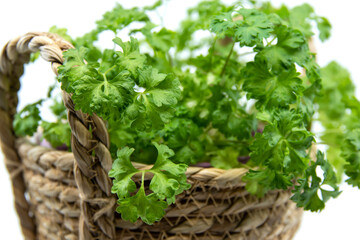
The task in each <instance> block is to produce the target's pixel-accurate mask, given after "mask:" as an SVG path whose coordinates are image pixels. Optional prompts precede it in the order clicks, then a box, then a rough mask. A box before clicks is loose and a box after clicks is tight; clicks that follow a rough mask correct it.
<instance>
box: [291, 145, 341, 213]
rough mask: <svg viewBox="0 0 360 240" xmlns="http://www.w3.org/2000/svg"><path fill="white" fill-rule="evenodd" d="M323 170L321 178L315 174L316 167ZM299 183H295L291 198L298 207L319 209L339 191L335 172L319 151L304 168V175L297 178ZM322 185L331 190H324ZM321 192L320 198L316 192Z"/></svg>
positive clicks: (337, 194)
mask: <svg viewBox="0 0 360 240" xmlns="http://www.w3.org/2000/svg"><path fill="white" fill-rule="evenodd" d="M318 166H319V167H321V169H322V170H323V172H324V173H323V180H322V179H321V178H320V177H319V176H318V175H317V173H316V168H317V167H318ZM298 183H299V185H295V190H294V195H293V196H292V198H291V199H292V200H293V201H295V202H296V203H297V206H298V207H304V209H305V210H310V211H312V212H314V211H321V210H322V209H323V208H324V207H325V202H326V201H328V200H329V199H330V198H336V197H337V196H339V194H340V191H339V189H338V187H337V185H336V176H335V172H334V170H333V169H332V167H331V165H330V164H329V162H327V161H326V160H325V159H324V154H323V153H322V152H320V151H318V153H317V154H316V162H312V164H311V166H310V167H309V168H308V169H306V171H305V177H304V178H301V179H299V180H298ZM324 185H328V186H330V187H332V188H333V190H326V189H324V188H323V186H324ZM319 192H320V193H321V196H322V198H320V197H319V195H318V193H319Z"/></svg>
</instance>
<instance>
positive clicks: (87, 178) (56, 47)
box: [0, 33, 115, 240]
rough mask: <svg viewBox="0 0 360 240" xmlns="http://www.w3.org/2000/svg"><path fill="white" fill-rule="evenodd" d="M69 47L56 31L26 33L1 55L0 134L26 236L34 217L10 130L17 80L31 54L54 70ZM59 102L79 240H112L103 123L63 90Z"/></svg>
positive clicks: (32, 228) (33, 235) (108, 163)
mask: <svg viewBox="0 0 360 240" xmlns="http://www.w3.org/2000/svg"><path fill="white" fill-rule="evenodd" d="M69 48H72V45H71V44H69V43H68V42H66V41H64V40H62V39H61V38H59V37H58V36H57V35H55V34H50V33H28V34H25V35H24V36H22V37H18V38H16V39H14V40H12V41H10V42H9V43H8V44H7V45H6V46H5V48H4V50H3V52H2V54H1V56H0V80H1V81H0V93H1V97H0V107H1V108H0V138H1V143H2V144H1V145H2V150H3V152H4V155H5V158H6V159H7V160H6V165H7V168H8V171H9V173H10V174H11V175H12V176H14V177H13V179H12V184H13V191H14V195H15V206H16V210H17V213H18V215H19V218H20V221H21V226H22V231H23V234H24V236H25V238H26V239H35V238H36V233H35V223H34V219H33V218H32V217H31V216H30V214H31V213H30V211H29V204H28V203H27V201H26V199H25V196H24V193H25V185H24V180H23V176H22V174H15V173H16V172H17V171H19V170H18V169H19V167H21V165H22V163H21V161H20V159H19V156H18V155H17V152H16V149H15V139H16V137H15V135H14V131H13V128H12V121H13V117H14V114H15V113H16V106H17V101H18V98H17V91H18V89H19V87H20V83H19V78H20V76H21V75H22V73H23V65H24V63H26V62H28V60H29V55H30V53H31V52H36V51H40V55H41V57H42V58H43V59H45V60H46V61H48V62H51V66H52V69H53V71H54V72H55V74H57V67H58V66H59V65H61V64H62V62H63V58H62V51H64V50H67V49H69ZM63 101H64V104H65V106H66V107H67V109H68V119H69V124H70V127H71V130H72V150H73V152H74V156H75V160H76V161H75V164H74V174H75V180H76V184H77V187H78V189H79V192H80V206H81V208H80V209H81V215H80V220H79V236H80V239H82V240H85V239H86V240H88V239H104V240H107V239H115V225H114V221H113V220H114V214H113V212H114V207H115V200H114V197H113V196H112V195H111V191H110V190H111V180H110V179H109V177H108V176H107V172H108V171H109V170H110V168H111V164H112V160H111V156H110V153H109V150H108V147H109V136H108V133H107V130H106V126H105V123H104V122H103V120H102V119H100V118H99V117H97V116H96V115H94V116H89V115H87V114H83V113H81V112H80V111H76V110H75V108H74V103H73V102H72V100H71V97H70V95H69V94H68V93H66V92H63ZM89 129H90V130H91V131H89ZM93 153H94V154H93ZM98 199H103V201H98Z"/></svg>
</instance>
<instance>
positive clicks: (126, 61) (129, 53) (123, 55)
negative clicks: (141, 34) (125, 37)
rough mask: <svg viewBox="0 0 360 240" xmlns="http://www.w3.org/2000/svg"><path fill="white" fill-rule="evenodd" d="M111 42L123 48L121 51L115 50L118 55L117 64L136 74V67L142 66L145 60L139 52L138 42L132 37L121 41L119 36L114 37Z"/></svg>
mask: <svg viewBox="0 0 360 240" xmlns="http://www.w3.org/2000/svg"><path fill="white" fill-rule="evenodd" d="M113 42H114V43H115V44H117V45H119V46H120V47H121V48H122V50H123V52H120V51H119V52H117V54H118V55H119V57H120V58H119V60H118V64H119V65H120V66H122V67H123V68H125V69H127V70H129V71H130V72H131V74H133V75H134V76H137V74H138V72H137V69H138V68H142V67H143V66H144V63H145V60H146V57H145V56H144V55H142V54H140V50H139V42H138V41H137V40H136V39H135V38H133V37H131V38H130V41H129V42H123V41H122V40H121V39H120V38H115V39H114V40H113Z"/></svg>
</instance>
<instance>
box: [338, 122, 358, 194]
mask: <svg viewBox="0 0 360 240" xmlns="http://www.w3.org/2000/svg"><path fill="white" fill-rule="evenodd" d="M341 156H342V157H343V158H344V159H345V160H346V164H345V166H344V169H345V174H346V175H347V176H349V178H348V179H347V180H346V182H347V183H348V184H350V185H352V186H354V187H358V188H360V129H354V130H353V131H351V132H350V133H349V134H348V135H347V137H346V139H345V141H344V142H343V144H342V147H341Z"/></svg>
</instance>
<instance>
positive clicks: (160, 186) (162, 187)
mask: <svg viewBox="0 0 360 240" xmlns="http://www.w3.org/2000/svg"><path fill="white" fill-rule="evenodd" d="M153 144H154V146H155V147H156V149H157V150H158V156H157V159H156V162H155V164H154V166H153V167H152V168H151V169H150V170H141V171H140V170H137V169H136V168H134V167H133V165H132V164H131V161H130V156H131V154H132V153H133V151H134V149H130V148H128V147H124V148H123V149H121V150H119V151H118V153H117V156H118V157H117V159H116V160H115V161H114V163H113V166H112V169H111V170H110V172H109V176H110V177H112V178H114V179H113V187H112V189H111V191H112V192H113V193H116V194H117V195H118V197H119V200H118V204H119V206H118V207H117V209H116V211H117V212H119V213H120V214H121V217H122V218H123V219H124V220H128V221H131V222H135V221H137V219H138V218H141V219H142V220H143V221H144V222H145V223H147V224H153V223H154V222H155V221H160V220H161V218H162V217H163V216H164V214H165V209H166V208H167V207H168V205H169V204H172V203H174V202H175V196H176V195H178V194H180V193H182V192H183V191H184V190H186V189H188V188H190V184H188V183H187V182H186V175H185V172H186V169H187V165H186V164H175V163H173V162H172V161H171V160H169V158H170V157H172V156H173V155H174V152H173V151H172V150H171V149H169V148H168V147H167V146H166V145H159V144H157V143H155V142H154V143H153ZM139 172H141V173H142V182H141V186H140V188H139V190H138V191H137V193H136V194H133V193H134V192H135V191H136V189H137V188H136V184H135V183H134V181H133V180H132V179H131V177H132V176H134V174H136V173H139ZM146 172H151V173H153V174H154V176H153V178H152V179H151V182H150V186H149V187H150V190H151V191H153V193H150V194H148V195H146V194H145V188H144V176H145V173H146ZM164 200H166V201H164Z"/></svg>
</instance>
